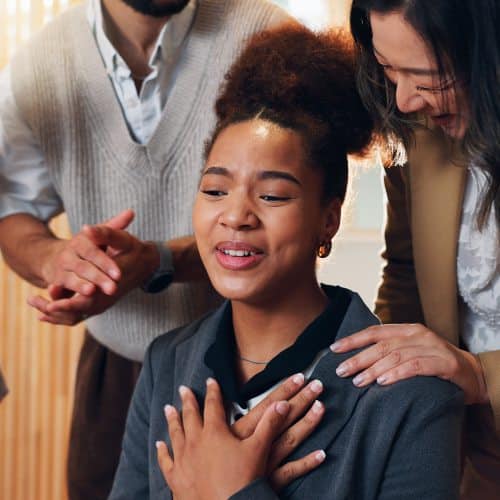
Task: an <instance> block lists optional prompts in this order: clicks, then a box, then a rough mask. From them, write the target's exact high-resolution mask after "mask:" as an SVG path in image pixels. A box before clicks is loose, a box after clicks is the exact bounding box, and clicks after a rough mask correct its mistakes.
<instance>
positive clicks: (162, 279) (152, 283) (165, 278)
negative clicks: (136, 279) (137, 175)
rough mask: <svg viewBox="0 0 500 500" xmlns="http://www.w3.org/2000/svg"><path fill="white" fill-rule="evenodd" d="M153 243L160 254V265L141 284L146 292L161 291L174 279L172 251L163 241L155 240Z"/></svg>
mask: <svg viewBox="0 0 500 500" xmlns="http://www.w3.org/2000/svg"><path fill="white" fill-rule="evenodd" d="M154 243H155V245H156V248H157V249H158V253H159V254H160V266H159V267H158V269H157V270H156V271H155V272H154V273H153V274H152V275H151V276H150V277H149V278H148V279H147V280H146V281H145V282H144V283H143V285H142V286H141V288H142V290H143V291H144V292H146V293H160V292H163V290H166V289H167V288H168V287H169V285H170V283H172V281H173V279H174V262H173V256H172V251H171V250H170V248H169V247H168V246H167V245H165V242H163V241H155V242H154Z"/></svg>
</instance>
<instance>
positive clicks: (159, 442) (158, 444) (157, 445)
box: [155, 441, 161, 450]
mask: <svg viewBox="0 0 500 500" xmlns="http://www.w3.org/2000/svg"><path fill="white" fill-rule="evenodd" d="M155 446H156V449H157V450H158V449H159V448H160V446H161V441H156V442H155Z"/></svg>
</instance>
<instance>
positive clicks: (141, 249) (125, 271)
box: [28, 225, 159, 325]
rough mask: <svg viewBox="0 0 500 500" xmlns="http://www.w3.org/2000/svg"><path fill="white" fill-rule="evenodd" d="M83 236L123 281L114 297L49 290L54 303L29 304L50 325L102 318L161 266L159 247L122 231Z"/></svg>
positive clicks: (98, 229) (101, 228)
mask: <svg viewBox="0 0 500 500" xmlns="http://www.w3.org/2000/svg"><path fill="white" fill-rule="evenodd" d="M82 234H83V235H84V236H85V237H86V238H87V239H88V241H89V242H91V243H92V245H94V246H95V247H96V248H105V249H106V256H107V257H108V258H110V259H111V260H112V261H113V262H114V264H115V265H116V266H117V268H118V270H119V274H120V276H121V277H120V278H119V279H118V280H117V281H116V282H115V286H114V291H113V293H111V294H108V293H103V291H101V289H96V290H94V292H93V293H92V294H90V295H88V294H82V293H80V292H77V293H74V292H72V291H71V290H68V289H66V288H64V287H63V286H61V285H58V284H54V285H51V286H50V287H49V295H50V298H51V300H47V299H46V298H44V297H41V296H36V297H32V298H30V299H29V300H28V303H29V304H30V305H31V306H32V307H34V308H36V309H37V310H38V311H40V313H41V315H40V316H39V319H40V320H41V321H45V322H48V323H54V324H65V325H75V324H77V323H79V322H80V321H82V320H83V319H85V318H87V317H89V316H93V315H96V314H100V313H102V312H104V311H105V310H107V309H108V308H109V307H111V306H112V305H113V304H115V303H116V302H117V301H118V300H119V299H120V298H121V297H123V295H125V294H126V293H128V292H129V291H130V290H132V289H134V288H136V287H138V286H139V285H141V284H142V283H143V282H144V281H145V280H146V278H147V277H148V276H150V275H151V274H152V273H153V272H154V270H155V269H156V268H157V267H158V265H159V255H158V250H157V248H156V246H155V245H154V244H153V243H151V242H144V241H141V240H139V239H138V238H136V237H135V236H132V235H131V234H129V233H127V232H126V231H122V230H119V229H114V228H111V227H109V226H106V225H96V226H84V227H83V229H82Z"/></svg>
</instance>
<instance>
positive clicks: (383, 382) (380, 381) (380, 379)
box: [377, 375, 387, 385]
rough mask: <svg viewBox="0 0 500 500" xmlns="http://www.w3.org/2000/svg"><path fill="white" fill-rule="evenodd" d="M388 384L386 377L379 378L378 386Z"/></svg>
mask: <svg viewBox="0 0 500 500" xmlns="http://www.w3.org/2000/svg"><path fill="white" fill-rule="evenodd" d="M386 382H387V377H386V376H385V375H380V377H378V378H377V384H379V385H384V384H385V383H386Z"/></svg>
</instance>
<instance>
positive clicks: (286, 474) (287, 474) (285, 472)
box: [281, 463, 297, 484]
mask: <svg viewBox="0 0 500 500" xmlns="http://www.w3.org/2000/svg"><path fill="white" fill-rule="evenodd" d="M296 475H297V472H296V470H295V464H293V463H291V464H286V465H285V466H283V468H282V470H281V477H282V480H283V482H284V483H285V484H288V483H289V482H290V481H292V480H293V479H295V477H296Z"/></svg>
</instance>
